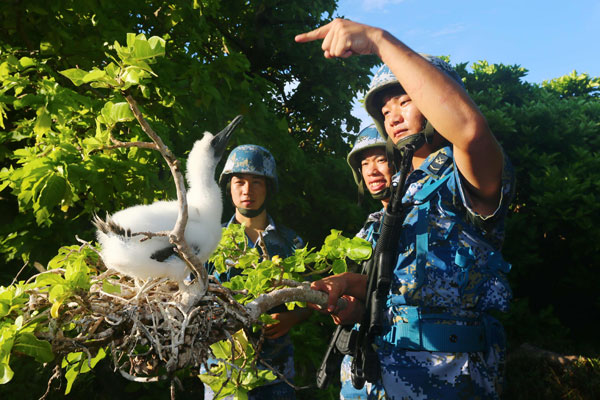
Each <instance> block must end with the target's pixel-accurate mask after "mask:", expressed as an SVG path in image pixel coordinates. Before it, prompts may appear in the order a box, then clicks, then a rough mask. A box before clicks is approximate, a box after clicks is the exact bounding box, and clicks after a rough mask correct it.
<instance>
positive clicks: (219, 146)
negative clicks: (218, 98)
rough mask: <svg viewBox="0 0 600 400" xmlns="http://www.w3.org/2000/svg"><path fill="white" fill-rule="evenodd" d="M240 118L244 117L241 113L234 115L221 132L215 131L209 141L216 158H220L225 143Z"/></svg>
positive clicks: (225, 145)
mask: <svg viewBox="0 0 600 400" xmlns="http://www.w3.org/2000/svg"><path fill="white" fill-rule="evenodd" d="M242 118H244V117H242V116H241V115H238V116H237V117H235V118H234V119H233V121H231V122H230V123H229V125H227V126H226V127H225V129H223V130H222V131H221V132H219V133H217V134H216V135H215V137H214V138H213V140H212V141H211V142H210V145H211V146H212V148H213V150H214V152H215V156H216V157H217V158H218V159H220V158H221V157H222V156H223V153H224V152H225V148H226V147H227V143H229V139H231V135H232V134H233V131H234V130H235V128H236V127H237V126H238V124H239V123H240V121H241V120H242Z"/></svg>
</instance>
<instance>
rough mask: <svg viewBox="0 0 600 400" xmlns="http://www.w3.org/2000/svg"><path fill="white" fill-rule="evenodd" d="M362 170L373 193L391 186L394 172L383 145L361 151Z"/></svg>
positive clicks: (368, 187)
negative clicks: (391, 169)
mask: <svg viewBox="0 0 600 400" xmlns="http://www.w3.org/2000/svg"><path fill="white" fill-rule="evenodd" d="M360 156H361V161H360V172H361V174H362V177H363V181H364V182H365V184H366V186H367V189H368V190H369V192H371V194H373V193H377V192H381V191H382V190H384V189H385V188H386V187H389V186H390V183H391V181H392V173H391V171H390V167H389V165H388V161H387V156H386V153H385V149H384V148H383V147H375V148H371V149H366V150H364V151H363V152H361V153H360Z"/></svg>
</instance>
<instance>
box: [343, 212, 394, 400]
mask: <svg viewBox="0 0 600 400" xmlns="http://www.w3.org/2000/svg"><path fill="white" fill-rule="evenodd" d="M382 217H383V210H380V211H375V212H374V213H371V214H369V216H368V217H367V220H366V221H365V224H364V225H363V227H362V228H361V230H360V231H359V232H358V233H357V234H356V237H359V238H361V239H365V240H367V241H368V242H370V243H371V244H372V246H373V248H374V247H375V243H376V240H375V238H374V235H375V233H376V232H379V230H380V229H381V218H382ZM358 326H359V324H356V326H355V329H358ZM340 382H341V390H340V399H341V400H366V399H369V400H380V399H385V391H384V390H383V385H382V384H381V382H377V383H371V382H365V386H364V387H363V388H362V389H356V388H355V387H354V386H353V385H352V356H349V355H346V356H344V358H343V360H342V365H341V368H340Z"/></svg>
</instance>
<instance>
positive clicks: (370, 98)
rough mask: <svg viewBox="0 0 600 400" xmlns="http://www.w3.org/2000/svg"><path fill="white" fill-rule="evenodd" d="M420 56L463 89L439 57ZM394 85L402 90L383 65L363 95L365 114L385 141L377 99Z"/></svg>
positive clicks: (379, 101)
mask: <svg viewBox="0 0 600 400" xmlns="http://www.w3.org/2000/svg"><path fill="white" fill-rule="evenodd" d="M420 55H421V57H423V58H424V59H426V60H427V61H429V62H430V63H431V64H433V66H434V67H436V68H437V69H439V70H440V71H442V72H444V73H446V74H447V75H448V76H449V77H450V78H452V79H454V80H455V81H456V82H458V84H459V85H460V86H462V87H464V84H463V82H462V79H461V78H460V76H459V75H458V73H457V72H456V71H455V70H454V69H453V68H452V67H451V66H450V64H448V63H447V62H446V61H444V60H442V59H441V58H439V57H435V56H430V55H429V54H420ZM396 85H398V86H399V87H400V88H402V86H401V85H400V82H398V79H397V78H396V76H395V75H394V74H393V73H392V71H391V70H390V68H389V67H388V66H387V65H385V64H384V65H382V66H381V68H379V70H378V71H377V72H376V73H375V75H374V76H373V79H372V80H371V85H370V87H369V91H368V92H367V94H366V95H365V108H366V109H367V113H369V115H370V116H371V117H372V118H373V121H374V122H375V127H376V128H377V130H378V131H379V133H380V134H381V135H382V136H383V137H384V138H386V139H387V136H388V135H387V132H386V131H385V126H384V124H383V121H384V118H383V115H382V114H381V99H380V98H379V94H380V93H381V92H382V91H383V90H385V89H387V88H389V87H392V86H396ZM432 133H433V131H432Z"/></svg>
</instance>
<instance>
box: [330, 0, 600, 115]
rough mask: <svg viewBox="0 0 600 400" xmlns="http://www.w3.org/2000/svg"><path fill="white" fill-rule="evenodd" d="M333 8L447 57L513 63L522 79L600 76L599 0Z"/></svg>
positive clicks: (383, 0)
mask: <svg viewBox="0 0 600 400" xmlns="http://www.w3.org/2000/svg"><path fill="white" fill-rule="evenodd" d="M336 13H337V15H343V16H345V17H346V18H349V19H351V20H353V21H357V22H361V23H365V24H368V25H374V26H378V27H381V28H384V29H386V30H387V31H389V32H390V33H391V34H392V35H394V36H396V37H397V38H398V39H400V40H402V41H403V42H404V43H406V44H407V45H408V46H410V47H411V48H413V49H414V50H416V51H418V52H423V53H428V54H432V55H447V56H450V59H451V61H452V63H459V62H460V63H462V62H467V63H468V64H469V65H470V64H472V63H474V62H477V61H479V60H486V61H488V62H489V63H498V64H500V63H501V64H506V65H513V64H518V65H520V66H521V67H523V68H526V69H527V70H528V71H529V72H528V74H527V76H526V77H525V80H526V81H528V82H533V83H541V82H542V81H544V80H550V79H553V78H558V77H561V76H563V75H566V74H570V73H571V72H572V71H573V70H576V71H577V72H578V73H588V74H589V75H591V76H593V77H600V1H599V0H571V1H560V2H559V1H556V0H546V1H542V0H520V1H517V0H501V1H498V0H455V1H442V0H339V2H338V9H337V12H336ZM355 108H356V107H355ZM359 114H360V115H359ZM362 114H363V113H362V111H361V110H356V112H355V115H356V116H358V117H360V118H361V119H363V120H364V119H365V118H363V115H362ZM364 116H366V114H364ZM368 122H369V121H368V120H367V121H365V125H366V124H367V123H368Z"/></svg>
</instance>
